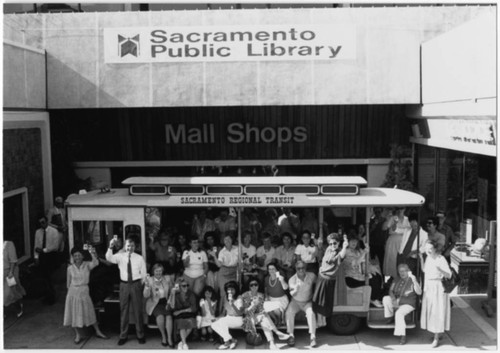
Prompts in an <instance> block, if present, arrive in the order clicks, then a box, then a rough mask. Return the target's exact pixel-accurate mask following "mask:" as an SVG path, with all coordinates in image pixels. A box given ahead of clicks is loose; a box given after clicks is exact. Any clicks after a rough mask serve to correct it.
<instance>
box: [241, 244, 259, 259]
mask: <svg viewBox="0 0 500 353" xmlns="http://www.w3.org/2000/svg"><path fill="white" fill-rule="evenodd" d="M241 252H242V254H243V257H245V255H246V256H247V258H248V259H251V258H252V257H254V256H255V254H256V253H257V250H256V248H255V246H253V245H252V244H250V246H249V247H248V248H246V247H245V245H241Z"/></svg>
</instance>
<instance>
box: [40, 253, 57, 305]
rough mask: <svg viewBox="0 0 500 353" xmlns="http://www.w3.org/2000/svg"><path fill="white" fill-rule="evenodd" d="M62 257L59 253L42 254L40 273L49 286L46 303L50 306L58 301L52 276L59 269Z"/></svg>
mask: <svg viewBox="0 0 500 353" xmlns="http://www.w3.org/2000/svg"><path fill="white" fill-rule="evenodd" d="M59 260H60V256H59V252H57V251H56V252H49V253H40V255H39V261H40V271H41V275H42V277H43V279H44V280H45V282H46V284H47V293H46V295H45V301H46V302H47V303H49V304H53V303H54V302H55V301H56V290H55V289H54V284H53V283H52V279H51V277H52V274H53V273H54V272H55V270H57V268H58V267H59V264H60V262H59Z"/></svg>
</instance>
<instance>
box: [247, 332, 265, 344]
mask: <svg viewBox="0 0 500 353" xmlns="http://www.w3.org/2000/svg"><path fill="white" fill-rule="evenodd" d="M245 341H246V342H247V344H248V345H249V346H260V345H261V344H262V342H264V340H263V339H262V335H261V334H260V333H258V332H248V333H247V335H246V337H245Z"/></svg>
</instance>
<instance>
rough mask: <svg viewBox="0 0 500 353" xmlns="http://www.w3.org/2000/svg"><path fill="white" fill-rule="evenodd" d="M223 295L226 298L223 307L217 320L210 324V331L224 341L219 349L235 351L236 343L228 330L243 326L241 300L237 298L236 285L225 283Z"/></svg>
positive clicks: (232, 282)
mask: <svg viewBox="0 0 500 353" xmlns="http://www.w3.org/2000/svg"><path fill="white" fill-rule="evenodd" d="M223 295H224V297H225V298H226V300H225V302H224V307H223V308H222V312H221V315H220V316H219V318H218V319H217V320H216V321H214V322H213V323H212V330H214V331H215V332H216V333H217V334H218V335H219V336H220V337H222V339H223V340H224V343H223V344H221V345H220V347H219V349H235V348H236V346H237V344H238V341H237V340H236V339H234V338H233V337H232V336H231V334H230V333H229V329H230V328H239V327H242V326H243V300H242V299H241V297H239V296H238V284H237V283H236V282H235V281H229V282H227V283H226V284H225V285H224V294H223ZM221 301H222V298H221Z"/></svg>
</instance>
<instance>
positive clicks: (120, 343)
mask: <svg viewBox="0 0 500 353" xmlns="http://www.w3.org/2000/svg"><path fill="white" fill-rule="evenodd" d="M125 342H127V339H126V338H120V339H119V340H118V345H119V346H123V345H124V344H125Z"/></svg>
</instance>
